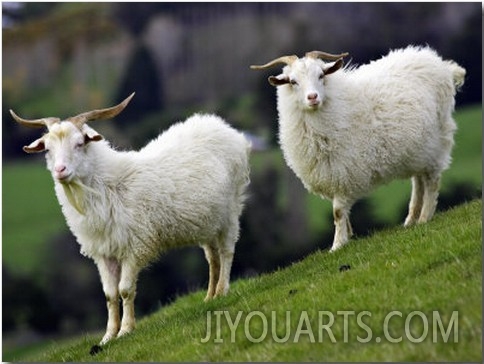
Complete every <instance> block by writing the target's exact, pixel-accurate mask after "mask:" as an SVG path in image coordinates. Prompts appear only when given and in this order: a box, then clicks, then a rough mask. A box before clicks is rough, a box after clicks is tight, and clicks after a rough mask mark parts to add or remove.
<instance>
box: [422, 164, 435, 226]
mask: <svg viewBox="0 0 484 364" xmlns="http://www.w3.org/2000/svg"><path fill="white" fill-rule="evenodd" d="M423 184H424V194H423V204H422V211H421V212H420V217H419V219H418V222H419V223H424V222H427V221H429V220H430V219H431V218H432V216H433V215H434V212H435V208H436V207H437V198H438V197H439V188H440V173H438V174H437V173H435V174H429V175H426V176H424V178H423Z"/></svg>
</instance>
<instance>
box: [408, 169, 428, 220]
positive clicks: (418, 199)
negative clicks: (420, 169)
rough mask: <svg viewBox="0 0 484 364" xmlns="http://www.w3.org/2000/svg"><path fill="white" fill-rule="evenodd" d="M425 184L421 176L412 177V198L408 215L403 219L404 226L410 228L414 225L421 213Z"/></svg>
mask: <svg viewBox="0 0 484 364" xmlns="http://www.w3.org/2000/svg"><path fill="white" fill-rule="evenodd" d="M424 191H425V184H424V178H423V177H422V176H413V177H412V197H411V198H410V203H409V205H408V215H407V218H406V219H405V223H404V226H405V227H407V226H410V225H413V224H415V223H416V222H417V221H418V219H419V217H420V214H421V212H422V206H423V201H424Z"/></svg>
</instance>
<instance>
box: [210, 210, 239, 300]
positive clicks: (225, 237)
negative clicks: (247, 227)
mask: <svg viewBox="0 0 484 364" xmlns="http://www.w3.org/2000/svg"><path fill="white" fill-rule="evenodd" d="M238 235H239V221H238V220H237V219H235V220H234V221H233V224H232V227H231V228H229V231H228V232H227V233H226V234H222V236H221V237H220V239H219V244H221V245H220V248H219V250H218V253H219V257H220V276H219V279H218V283H217V287H216V289H215V297H217V296H225V295H226V294H227V293H228V291H229V287H230V272H231V270H232V262H233V259H234V252H235V244H236V242H237V239H238Z"/></svg>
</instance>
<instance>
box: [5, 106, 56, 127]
mask: <svg viewBox="0 0 484 364" xmlns="http://www.w3.org/2000/svg"><path fill="white" fill-rule="evenodd" d="M10 114H11V115H12V117H13V118H14V120H15V121H16V122H17V123H19V124H21V125H23V126H28V127H29V128H43V127H47V128H49V127H50V126H51V125H53V124H55V123H58V122H59V121H60V119H59V118H42V119H34V120H27V119H23V118H21V117H20V116H18V115H17V114H15V113H14V112H13V110H10Z"/></svg>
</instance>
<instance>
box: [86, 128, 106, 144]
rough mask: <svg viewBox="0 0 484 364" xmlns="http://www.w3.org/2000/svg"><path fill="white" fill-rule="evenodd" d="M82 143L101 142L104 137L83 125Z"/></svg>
mask: <svg viewBox="0 0 484 364" xmlns="http://www.w3.org/2000/svg"><path fill="white" fill-rule="evenodd" d="M83 132H84V143H86V144H87V143H90V142H98V141H100V140H103V139H104V137H103V136H102V135H101V134H99V133H98V132H97V131H96V130H94V129H91V128H90V127H88V126H87V125H85V124H84V129H83Z"/></svg>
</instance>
